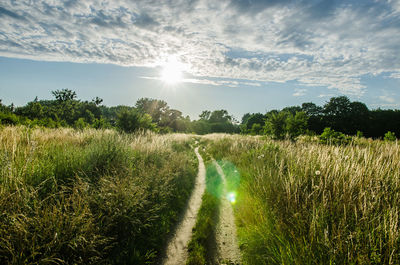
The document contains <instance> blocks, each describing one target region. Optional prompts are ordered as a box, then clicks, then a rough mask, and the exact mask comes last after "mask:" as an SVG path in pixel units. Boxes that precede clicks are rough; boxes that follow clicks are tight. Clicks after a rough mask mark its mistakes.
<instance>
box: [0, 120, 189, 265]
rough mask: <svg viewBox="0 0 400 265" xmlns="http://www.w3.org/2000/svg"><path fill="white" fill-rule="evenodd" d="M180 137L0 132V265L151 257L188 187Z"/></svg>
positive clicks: (124, 261)
mask: <svg viewBox="0 0 400 265" xmlns="http://www.w3.org/2000/svg"><path fill="white" fill-rule="evenodd" d="M191 142H192V138H191V137H190V136H185V135H167V136H158V135H155V134H147V133H142V134H137V135H124V134H118V133H116V132H115V131H111V130H105V131H96V130H83V131H76V130H72V129H29V128H26V127H3V128H1V129H0V173H1V178H0V263H1V264H32V263H35V264H37V263H40V264H42V263H56V264H62V263H68V264H70V263H71V264H75V263H76V264H94V263H96V264H97V263H104V264H144V263H154V262H156V261H157V258H158V253H159V252H160V250H161V248H162V247H163V244H164V243H165V242H164V240H165V239H166V237H167V234H168V233H169V231H170V230H171V229H172V227H173V225H174V223H175V222H176V221H177V217H178V215H179V212H180V211H181V210H182V209H183V208H184V207H185V204H186V201H187V198H188V197H189V194H190V192H191V189H192V187H193V185H194V179H195V176H196V168H197V160H196V157H195V155H194V153H193V150H192V149H191V146H190V144H191Z"/></svg>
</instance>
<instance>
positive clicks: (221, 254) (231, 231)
mask: <svg viewBox="0 0 400 265" xmlns="http://www.w3.org/2000/svg"><path fill="white" fill-rule="evenodd" d="M214 164H215V166H216V168H217V171H218V174H220V176H221V178H222V183H223V190H222V196H221V204H220V210H219V220H218V224H217V229H216V244H217V259H216V260H217V261H218V262H219V264H241V256H240V250H239V245H238V241H237V235H236V225H235V218H234V215H233V209H232V205H231V203H230V202H229V200H228V193H227V189H226V177H225V174H224V171H223V170H222V168H221V166H220V165H219V164H218V163H217V162H216V161H215V160H214Z"/></svg>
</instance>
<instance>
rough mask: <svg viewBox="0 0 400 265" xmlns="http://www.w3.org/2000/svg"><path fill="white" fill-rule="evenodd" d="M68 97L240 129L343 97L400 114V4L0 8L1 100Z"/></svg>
mask: <svg viewBox="0 0 400 265" xmlns="http://www.w3.org/2000/svg"><path fill="white" fill-rule="evenodd" d="M63 88H69V89H72V90H74V91H76V92H77V94H78V97H79V98H80V99H84V100H90V99H92V98H94V97H95V96H99V97H101V98H103V99H104V104H105V105H109V106H112V105H119V104H124V105H134V103H135V102H136V100H137V99H139V98H141V97H150V98H156V99H162V100H165V101H166V102H167V103H168V104H169V105H170V107H171V108H175V109H179V110H181V111H182V112H183V114H184V115H190V117H191V118H192V119H196V118H197V117H198V115H199V114H200V113H201V111H203V110H215V109H226V110H228V111H229V113H231V114H233V115H234V116H235V117H236V118H237V119H240V118H241V116H242V115H243V114H244V113H247V112H262V113H264V112H265V111H268V110H271V109H281V108H283V107H286V106H292V105H300V104H301V103H303V102H314V103H316V104H318V105H323V104H324V103H325V102H327V101H328V100H329V98H330V97H333V96H339V95H346V96H348V97H349V98H350V99H351V100H353V101H361V102H364V103H366V104H367V106H368V107H369V108H371V109H375V108H399V105H400V90H399V88H400V0H363V1H340V0H331V1H317V0H308V1H305V0H296V1H289V0H263V1H261V0H219V1H215V0H186V1H183V0H165V1H158V0H137V1H132V0H113V1H111V0H109V1H100V0H87V1H77V0H67V1H55V0H26V1H25V0H18V1H16V0H10V1H8V0H0V99H2V102H3V103H5V104H11V103H14V104H15V105H18V106H20V105H24V104H26V103H27V102H28V101H31V100H33V99H34V98H35V97H36V96H38V98H39V99H49V98H51V97H52V96H51V91H53V90H56V89H63Z"/></svg>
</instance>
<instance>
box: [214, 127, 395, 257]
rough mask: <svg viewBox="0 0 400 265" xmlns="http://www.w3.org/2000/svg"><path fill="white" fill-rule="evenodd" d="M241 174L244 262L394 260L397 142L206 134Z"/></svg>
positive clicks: (239, 203)
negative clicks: (343, 143)
mask: <svg viewBox="0 0 400 265" xmlns="http://www.w3.org/2000/svg"><path fill="white" fill-rule="evenodd" d="M206 138H207V139H206V140H207V143H208V145H207V147H206V148H207V150H208V151H209V152H210V153H211V154H212V155H213V156H214V157H216V159H225V160H226V161H229V162H230V163H231V164H232V165H234V166H235V167H236V168H237V169H238V172H239V173H240V185H239V188H238V191H237V193H238V196H237V203H236V205H235V211H234V212H235V216H236V223H237V225H238V237H239V243H240V248H241V251H242V255H243V261H244V263H245V264H399V263H400V233H399V231H400V229H399V221H400V216H399V214H400V146H399V145H398V144H397V143H385V142H383V141H372V140H367V139H355V140H354V141H353V142H352V143H350V144H349V145H347V146H332V145H325V144H320V143H318V142H316V141H306V142H302V141H298V142H291V141H273V140H268V139H261V138H258V137H250V136H228V135H210V136H206Z"/></svg>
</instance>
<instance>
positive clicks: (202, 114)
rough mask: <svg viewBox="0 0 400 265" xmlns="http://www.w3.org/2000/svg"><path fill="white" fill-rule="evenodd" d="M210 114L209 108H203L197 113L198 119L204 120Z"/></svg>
mask: <svg viewBox="0 0 400 265" xmlns="http://www.w3.org/2000/svg"><path fill="white" fill-rule="evenodd" d="M210 116H211V111H209V110H203V111H202V112H201V114H200V115H199V117H200V119H201V120H204V121H208V120H209V119H210Z"/></svg>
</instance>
